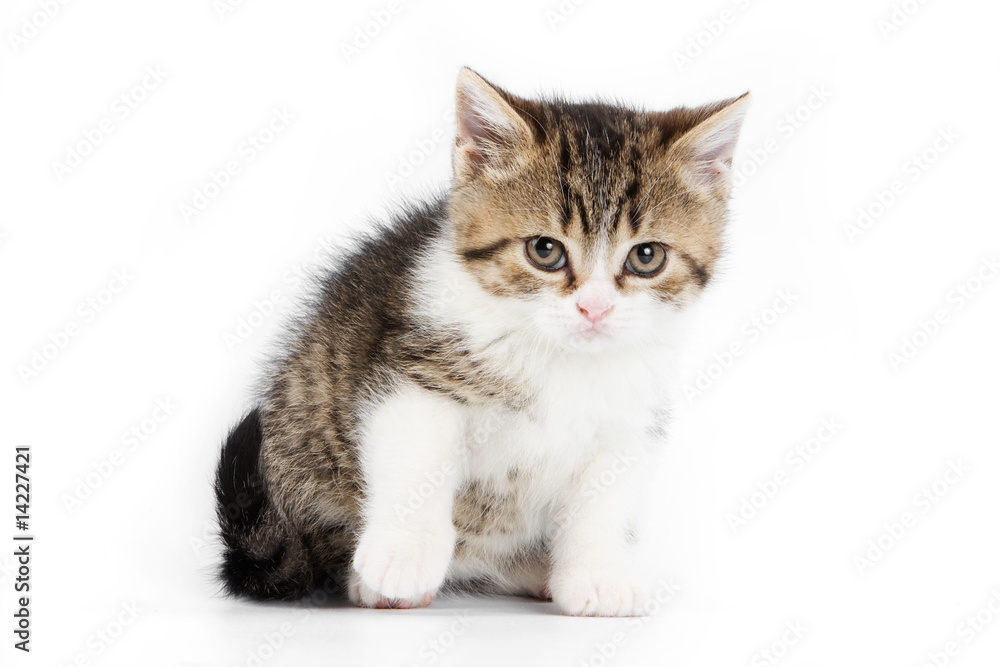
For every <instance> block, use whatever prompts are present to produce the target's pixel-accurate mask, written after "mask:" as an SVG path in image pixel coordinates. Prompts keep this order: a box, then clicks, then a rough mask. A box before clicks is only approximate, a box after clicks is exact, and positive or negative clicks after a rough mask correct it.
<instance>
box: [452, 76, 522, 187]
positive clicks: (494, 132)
mask: <svg viewBox="0 0 1000 667" xmlns="http://www.w3.org/2000/svg"><path fill="white" fill-rule="evenodd" d="M514 100H516V98H515V97H513V96H512V95H510V94H508V93H506V92H504V91H502V90H500V89H499V88H497V87H495V86H493V85H492V84H490V83H489V82H487V81H486V79H484V78H483V77H481V76H479V75H478V74H476V73H475V72H473V71H472V70H471V69H469V68H468V67H463V68H462V71H461V72H459V73H458V87H457V89H456V91H455V119H456V122H457V125H458V135H457V137H456V140H455V154H454V166H455V173H456V175H468V176H476V175H479V174H482V173H483V172H484V171H486V170H488V169H491V168H492V169H500V168H503V167H504V166H509V165H510V164H512V163H513V162H514V161H515V160H516V156H517V151H518V150H519V149H522V148H524V147H525V146H526V145H527V142H529V141H530V140H531V128H530V127H529V126H528V123H527V122H526V121H525V119H524V117H523V116H522V115H521V113H520V112H519V111H518V110H517V109H516V108H515V107H514V106H513V104H512V102H513V101H514Z"/></svg>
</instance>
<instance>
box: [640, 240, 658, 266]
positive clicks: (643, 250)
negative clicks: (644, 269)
mask: <svg viewBox="0 0 1000 667" xmlns="http://www.w3.org/2000/svg"><path fill="white" fill-rule="evenodd" d="M654 254H655V253H654V252H653V246H651V245H650V244H648V243H643V244H642V245H640V246H639V249H638V251H637V252H636V255H637V256H638V259H639V261H640V262H642V263H643V264H649V263H650V262H652V261H653V256H654Z"/></svg>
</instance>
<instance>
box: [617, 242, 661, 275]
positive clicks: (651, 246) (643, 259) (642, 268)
mask: <svg viewBox="0 0 1000 667" xmlns="http://www.w3.org/2000/svg"><path fill="white" fill-rule="evenodd" d="M666 263H667V249H666V248H664V247H663V246H662V245H660V244H659V243H640V244H639V245H637V246H634V247H633V248H632V249H631V250H630V251H629V253H628V258H626V260H625V268H626V269H628V270H629V271H631V272H632V273H634V274H635V275H637V276H642V277H644V278H649V277H651V276H654V275H656V274H657V273H659V272H660V269H662V268H663V265H664V264H666Z"/></svg>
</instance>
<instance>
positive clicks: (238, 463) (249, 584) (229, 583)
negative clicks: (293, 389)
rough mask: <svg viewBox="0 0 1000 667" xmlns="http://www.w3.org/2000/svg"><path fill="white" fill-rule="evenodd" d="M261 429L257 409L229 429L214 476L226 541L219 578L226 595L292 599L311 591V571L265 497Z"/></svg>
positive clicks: (221, 524)
mask: <svg viewBox="0 0 1000 667" xmlns="http://www.w3.org/2000/svg"><path fill="white" fill-rule="evenodd" d="M263 440H264V434H263V428H262V426H261V417H260V409H259V408H258V409H254V410H252V411H251V412H250V413H249V414H247V416H246V417H244V418H243V420H242V421H241V422H240V423H239V424H238V425H237V426H236V427H235V428H234V429H233V430H232V431H230V433H229V437H228V438H226V444H225V445H224V446H223V448H222V457H221V458H220V460H219V467H218V470H217V472H216V478H215V498H216V502H217V514H218V520H219V528H220V531H221V535H222V540H223V543H224V552H223V559H222V567H221V573H220V574H221V578H222V583H223V585H224V586H225V590H226V592H227V593H229V594H230V595H235V596H239V597H245V598H250V599H254V600H290V599H296V598H299V597H302V596H303V595H305V594H306V593H308V592H309V589H310V583H311V573H310V572H309V568H308V565H305V564H304V563H303V562H302V561H303V559H302V556H303V554H302V553H294V552H301V551H302V550H301V548H300V549H296V548H295V547H296V546H299V545H298V542H297V541H296V540H295V539H294V538H293V537H292V536H291V535H289V534H288V530H287V528H286V527H284V526H282V525H281V524H280V522H279V520H278V517H277V515H276V513H275V512H274V510H273V508H272V507H271V504H270V501H269V499H268V494H267V487H266V485H265V483H264V477H263V474H262V472H261V467H260V458H261V457H260V452H261V445H262V444H263Z"/></svg>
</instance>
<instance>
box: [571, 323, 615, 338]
mask: <svg viewBox="0 0 1000 667" xmlns="http://www.w3.org/2000/svg"><path fill="white" fill-rule="evenodd" d="M576 337H577V338H580V339H581V340H585V341H588V342H589V341H593V340H598V339H601V338H607V337H608V332H607V330H606V329H605V328H604V327H602V326H600V325H599V324H595V325H593V326H590V327H587V328H586V329H581V330H580V331H577V332H576Z"/></svg>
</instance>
